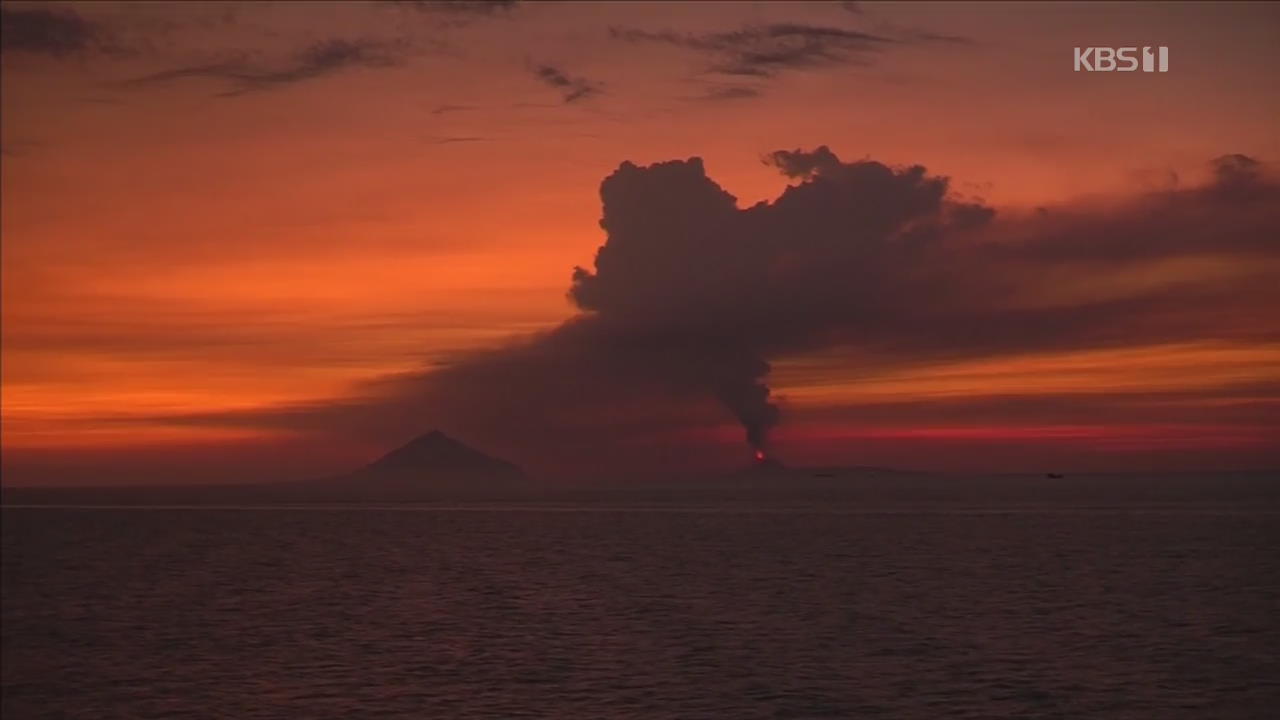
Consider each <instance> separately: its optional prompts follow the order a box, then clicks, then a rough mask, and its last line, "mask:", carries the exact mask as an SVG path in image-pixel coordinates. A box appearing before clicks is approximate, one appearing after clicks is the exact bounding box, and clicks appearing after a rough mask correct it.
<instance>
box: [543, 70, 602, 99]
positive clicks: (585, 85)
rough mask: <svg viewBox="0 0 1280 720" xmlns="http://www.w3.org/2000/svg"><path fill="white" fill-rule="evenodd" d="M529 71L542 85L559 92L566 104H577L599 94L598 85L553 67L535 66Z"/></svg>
mask: <svg viewBox="0 0 1280 720" xmlns="http://www.w3.org/2000/svg"><path fill="white" fill-rule="evenodd" d="M531 71H532V72H533V75H534V77H536V78H538V79H539V80H541V81H542V83H543V84H544V85H546V86H548V87H552V88H555V89H556V90H559V91H560V93H561V96H562V97H563V98H564V101H565V102H566V103H572V102H578V101H579V100H584V99H586V98H589V97H592V96H593V95H598V94H599V93H600V92H601V90H600V85H599V84H598V83H594V82H592V81H590V80H588V79H586V78H583V77H572V76H570V75H569V74H568V73H567V72H565V71H564V70H562V69H560V68H558V67H555V66H554V65H535V66H533V67H532V68H531Z"/></svg>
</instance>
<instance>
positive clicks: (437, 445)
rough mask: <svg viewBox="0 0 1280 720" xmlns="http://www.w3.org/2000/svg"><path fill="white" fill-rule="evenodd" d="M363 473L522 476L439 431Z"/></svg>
mask: <svg viewBox="0 0 1280 720" xmlns="http://www.w3.org/2000/svg"><path fill="white" fill-rule="evenodd" d="M361 472H364V473H370V474H374V475H400V474H405V473H409V474H414V473H442V472H468V473H475V472H492V473H499V474H502V473H508V474H516V475H520V474H521V472H520V469H519V468H517V467H516V466H515V465H512V464H511V463H509V462H507V461H505V460H499V459H498V458H494V457H490V456H489V455H486V454H484V453H482V452H480V451H479V450H476V449H475V448H471V447H468V446H466V445H463V444H462V443H460V442H458V441H457V440H454V439H453V438H451V437H449V436H448V435H445V434H444V433H442V432H440V431H439V430H432V431H431V432H429V433H427V434H426V435H421V436H419V437H416V438H414V439H413V440H410V441H409V442H407V443H405V444H404V445H401V446H400V447H398V448H396V449H395V450H392V451H391V452H389V453H387V454H386V455H383V456H382V457H381V458H379V459H377V460H375V461H374V462H372V463H370V464H369V465H367V466H366V467H365V468H364V469H363V470H362V471H361Z"/></svg>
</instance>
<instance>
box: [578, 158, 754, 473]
mask: <svg viewBox="0 0 1280 720" xmlns="http://www.w3.org/2000/svg"><path fill="white" fill-rule="evenodd" d="M600 196H601V199H602V201H603V204H604V217H603V218H602V219H601V221H600V226H601V227H602V228H603V229H604V230H605V231H606V232H607V233H608V239H607V240H606V241H605V244H604V245H602V246H601V247H600V249H599V250H598V251H597V252H596V258H595V271H594V272H592V271H590V270H586V269H583V268H575V269H574V273H573V286H572V288H571V289H570V291H569V296H570V298H571V299H572V300H573V301H574V302H575V303H576V304H577V305H578V307H580V308H582V309H583V310H587V311H591V313H592V320H593V321H594V322H596V323H598V324H600V325H601V326H603V327H604V329H605V334H606V335H608V336H610V337H623V338H627V339H628V340H627V341H626V342H627V344H628V345H630V346H631V349H632V352H633V354H635V355H636V356H639V357H644V358H646V363H645V365H646V367H647V369H648V370H649V371H650V373H651V374H654V375H656V376H657V378H658V379H659V380H662V381H665V382H667V383H668V384H670V385H671V386H672V387H675V388H678V389H686V390H690V391H694V392H699V393H702V394H705V395H709V396H712V397H715V398H716V399H717V400H719V401H720V402H721V403H722V404H723V405H724V406H725V407H726V408H727V409H728V410H729V411H730V412H731V413H732V414H733V416H734V417H735V418H737V420H738V422H740V423H742V426H743V428H744V430H745V432H746V440H747V443H748V444H749V445H751V447H752V449H753V450H758V451H763V450H764V449H765V446H766V444H767V440H768V434H769V430H770V429H771V428H773V427H774V426H775V425H777V423H778V419H779V411H778V407H777V406H776V405H774V404H773V403H772V402H771V401H770V399H769V396H770V390H769V387H768V385H767V384H765V381H764V378H765V377H766V376H767V375H768V374H769V363H768V362H766V361H765V360H764V359H763V358H762V357H761V356H760V354H759V353H758V352H757V351H756V350H755V348H753V347H752V344H751V343H750V342H749V341H747V338H746V333H745V332H744V328H743V324H742V323H741V322H739V321H738V320H740V319H741V318H742V317H743V315H742V313H743V312H744V311H746V312H748V313H749V312H750V309H749V308H747V307H745V306H743V305H742V304H741V303H740V302H738V300H737V297H738V292H737V291H736V287H735V286H737V285H739V284H741V283H743V282H746V283H756V282H758V276H759V272H758V269H757V268H754V267H752V264H751V263H750V262H747V263H743V264H741V265H739V266H737V267H735V266H734V265H735V256H736V258H737V260H744V259H746V260H750V257H751V256H750V254H749V253H743V252H742V250H744V248H740V247H735V245H737V243H738V242H740V236H741V234H742V225H743V221H744V218H743V216H742V211H740V210H738V208H737V201H736V199H735V198H734V197H733V196H732V195H730V194H729V193H727V192H725V191H724V190H723V189H721V188H720V186H719V185H717V184H716V183H714V182H712V181H711V180H710V179H709V178H708V177H707V176H706V172H705V170H704V169H703V165H702V160H701V159H700V158H691V159H689V160H684V161H679V160H677V161H671V162H665V163H659V164H657V165H652V166H649V167H646V168H641V167H637V166H636V165H634V164H632V163H623V164H622V165H621V166H619V168H618V170H617V171H616V172H614V173H613V174H612V175H610V176H609V177H607V178H605V180H604V182H603V183H602V184H601V186H600ZM747 317H749V315H748V316H747Z"/></svg>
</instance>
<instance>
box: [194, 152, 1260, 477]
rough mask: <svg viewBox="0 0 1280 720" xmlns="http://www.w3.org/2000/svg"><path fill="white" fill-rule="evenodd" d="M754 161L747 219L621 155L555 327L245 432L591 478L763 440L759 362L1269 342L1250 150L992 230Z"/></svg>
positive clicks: (982, 214)
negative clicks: (761, 192)
mask: <svg viewBox="0 0 1280 720" xmlns="http://www.w3.org/2000/svg"><path fill="white" fill-rule="evenodd" d="M766 162H768V163H769V164H771V165H773V166H775V167H777V168H778V170H780V171H781V172H783V173H784V174H785V175H787V176H788V177H791V178H793V179H795V180H796V182H795V184H793V185H791V186H789V187H788V188H787V189H786V190H785V191H784V192H783V193H782V194H781V195H780V196H779V197H778V198H776V199H775V200H773V201H769V202H761V203H758V204H755V205H753V206H750V207H745V208H740V207H739V206H738V203H737V201H736V199H735V198H734V197H733V196H732V195H730V194H729V193H728V192H726V191H725V190H724V189H723V188H721V187H720V186H719V185H717V184H716V183H715V182H714V181H713V180H711V179H710V178H709V177H708V176H707V174H706V171H705V168H704V167H703V163H702V161H701V160H700V159H698V158H692V159H688V160H681V161H672V162H663V163H658V164H655V165H651V166H648V167H641V166H637V165H634V164H632V163H629V162H626V163H623V164H622V165H621V166H620V167H619V168H618V169H617V170H616V171H615V172H614V173H613V174H611V175H610V176H609V177H608V178H606V179H605V180H604V182H603V183H602V185H601V188H600V195H601V199H602V201H603V217H602V219H601V227H602V229H603V230H604V231H605V233H606V238H605V240H604V243H603V244H602V245H601V246H600V248H599V250H598V252H597V254H596V257H595V261H594V263H593V266H592V267H590V268H576V269H575V270H574V271H573V275H572V281H571V285H570V288H569V297H570V299H571V301H572V302H573V303H575V304H576V305H577V307H578V308H580V311H581V312H580V313H579V314H577V315H576V316H574V317H573V318H571V319H570V320H569V321H567V322H565V323H564V324H562V325H561V326H558V327H556V328H553V329H550V330H548V331H546V332H544V333H540V334H537V335H535V336H532V337H530V338H526V339H524V340H521V341H518V342H516V343H513V344H511V345H508V346H505V347H499V348H496V349H490V350H483V351H478V352H471V353H467V354H464V355H462V356H460V357H458V358H456V359H455V361H453V362H450V363H446V364H445V365H443V366H441V367H436V368H433V369H431V370H430V371H423V372H421V373H414V374H409V375H406V376H402V377H397V378H392V379H389V380H386V381H382V382H380V383H376V384H374V385H372V386H370V387H369V388H368V389H367V391H368V392H367V393H366V394H365V396H363V397H360V398H357V399H354V400H352V401H350V402H347V403H343V404H340V405H331V406H327V407H318V408H317V407H304V408H292V409H285V410H282V411H273V412H269V413H265V414H264V413H260V412H259V413H254V416H253V417H252V418H248V420H249V421H251V422H254V423H264V422H265V423H268V424H275V425H279V426H287V427H292V428H299V427H301V428H307V427H311V428H315V429H334V428H335V426H337V425H340V424H341V425H344V426H345V427H347V428H351V427H358V428H361V429H364V430H365V431H367V432H369V433H371V434H381V435H382V436H383V437H385V436H387V435H388V434H389V433H390V432H393V431H400V432H403V430H404V429H405V428H422V427H430V426H441V427H445V428H447V429H450V430H451V431H456V432H459V433H460V434H461V435H462V436H463V437H467V438H472V439H474V440H475V441H477V442H480V443H482V444H483V446H484V447H486V448H492V449H494V450H495V451H497V452H500V453H502V454H506V455H508V456H510V457H512V458H514V459H517V460H521V461H525V460H526V459H529V458H533V459H535V460H534V464H535V465H537V464H541V465H542V466H543V467H558V468H566V467H574V468H577V469H579V470H581V469H583V468H584V467H585V466H587V465H589V461H588V458H594V460H593V461H592V462H597V465H596V467H599V468H600V469H604V468H606V467H607V466H609V465H610V464H612V465H613V466H615V467H616V466H617V464H618V463H620V462H621V463H626V462H632V461H633V458H635V457H637V452H641V451H643V452H648V449H649V448H654V447H661V448H674V447H686V448H692V447H694V446H695V445H696V444H697V443H696V442H695V441H693V440H689V441H688V442H686V443H685V445H684V446H680V445H679V443H680V441H681V438H680V437H679V436H678V430H679V429H681V428H685V429H687V428H695V429H699V428H700V429H705V428H707V427H711V426H713V425H716V424H718V423H719V422H720V420H718V419H717V418H720V419H723V418H725V417H729V416H731V417H733V418H736V419H737V421H738V422H739V423H741V426H742V428H743V434H744V436H745V439H746V441H747V443H749V444H750V445H751V446H752V447H755V448H764V447H767V445H768V442H769V432H770V430H771V429H772V428H774V427H775V425H777V424H778V423H779V421H780V418H781V414H782V413H781V411H780V409H779V406H778V402H777V401H776V400H775V399H774V395H773V393H772V392H771V390H770V387H769V384H768V380H769V374H770V361H771V360H777V359H780V358H787V357H795V356H803V355H804V354H806V353H809V352H812V351H816V350H822V351H824V352H826V353H827V354H828V355H829V354H830V353H831V352H833V351H839V352H842V353H844V356H845V357H847V358H848V370H849V371H850V372H867V373H871V372H875V371H876V370H877V369H883V368H886V367H893V368H899V369H900V368H902V367H906V366H910V365H912V364H919V365H929V364H938V363H946V362H951V361H955V360H957V359H963V358H967V357H986V356H991V355H998V354H1007V353H1024V352H1052V351H1058V350H1077V349H1102V348H1111V347H1132V346H1137V345H1144V344H1147V345H1152V344H1159V343H1169V342H1186V341H1197V342H1199V341H1228V342H1254V343H1256V342H1274V341H1276V340H1280V327H1277V326H1276V324H1275V323H1274V321H1273V320H1269V319H1268V313H1270V312H1272V311H1273V309H1274V307H1275V306H1276V305H1277V304H1278V303H1280V282H1278V281H1280V266H1277V261H1276V257H1277V256H1276V251H1277V247H1276V243H1277V241H1278V239H1280V188H1278V187H1277V184H1276V183H1275V182H1274V181H1273V180H1272V179H1271V178H1270V177H1269V176H1268V175H1267V174H1266V173H1265V172H1264V170H1265V168H1264V167H1263V166H1262V165H1261V164H1260V163H1258V162H1257V161H1255V160H1253V159H1251V158H1248V157H1245V156H1240V155H1227V156H1223V157H1221V158H1219V159H1218V160H1216V161H1215V162H1214V165H1213V173H1214V175H1213V179H1212V180H1211V181H1210V182H1209V183H1207V184H1205V185H1202V186H1199V187H1186V188H1181V189H1175V190H1166V191H1162V192H1156V193H1150V194H1147V195H1144V196H1140V197H1137V198H1132V199H1128V200H1124V201H1113V202H1111V203H1110V204H1106V203H1096V204H1088V205H1086V204H1074V205H1062V206H1058V207H1051V208H1048V209H1046V210H1045V211H1043V212H1037V213H1026V214H1012V215H1010V216H1009V217H1002V218H997V217H996V215H995V212H994V211H993V210H992V208H990V207H987V206H985V205H984V204H982V203H976V202H965V201H961V200H959V199H957V198H955V197H954V196H953V194H951V193H950V191H949V183H948V180H947V178H945V177H940V176H936V175H931V174H929V173H928V172H927V171H926V170H925V169H924V168H923V167H920V166H908V167H890V166H887V165H884V164H881V163H879V162H874V161H871V160H860V161H855V162H844V161H842V160H841V159H840V158H839V157H838V156H837V155H836V154H835V153H834V152H832V151H831V150H830V149H828V148H826V147H820V148H818V149H816V150H813V151H808V152H806V151H800V150H793V151H781V152H776V153H773V154H771V155H769V156H767V157H766ZM335 418H337V420H335ZM245 420H246V418H239V419H234V418H227V417H222V418H221V419H220V420H219V421H220V422H227V421H231V422H237V421H239V422H243V421H245ZM204 421H208V419H207V418H206V419H205V420H204ZM673 433H675V434H674V435H673ZM659 434H660V435H661V437H660V439H658V435H659ZM685 439H686V440H688V438H685ZM629 443H630V445H629ZM703 445H705V442H704V443H703ZM672 452H673V453H675V452H677V451H672ZM672 460H673V461H672V462H671V463H670V464H671V465H679V464H680V460H679V459H675V458H673V459H672Z"/></svg>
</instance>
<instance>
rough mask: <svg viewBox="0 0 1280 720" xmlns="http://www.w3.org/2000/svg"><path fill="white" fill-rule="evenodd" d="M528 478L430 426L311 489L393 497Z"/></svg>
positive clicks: (502, 485) (364, 496) (503, 485)
mask: <svg viewBox="0 0 1280 720" xmlns="http://www.w3.org/2000/svg"><path fill="white" fill-rule="evenodd" d="M527 479H528V478H527V477H526V476H525V474H524V472H523V471H522V470H521V469H520V468H519V467H517V466H515V465H513V464H512V463H509V462H507V461H506V460H501V459H499V458H495V457H492V456H490V455H486V454H485V453H483V452H480V451H479V450H476V449H475V448H471V447H468V446H467V445H464V444H463V443H461V442H459V441H457V440H455V439H453V438H451V437H449V436H448V435H446V434H444V433H443V432H441V431H439V430H432V431H431V432H428V433H426V434H425V435H420V436H418V437H416V438H414V439H413V440H410V441H409V442H407V443H405V444H404V445H401V446H400V447H398V448H396V449H394V450H392V451H391V452H389V453H387V454H386V455H383V456H382V457H380V458H378V459H377V460H374V461H373V462H371V463H369V464H368V465H365V466H364V467H362V468H360V469H359V470H356V471H354V472H350V473H346V474H344V475H338V476H332V477H329V478H326V479H323V480H320V481H316V482H314V483H312V487H316V488H318V489H322V490H324V491H325V492H329V493H338V494H340V495H344V496H345V495H350V496H352V497H358V498H361V499H376V500H392V499H414V498H423V497H428V496H431V495H432V494H433V493H436V492H438V491H449V492H469V491H482V492H483V491H485V490H486V489H497V488H512V487H516V486H519V485H522V484H523V483H524V482H525V481H526V480H527Z"/></svg>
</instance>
